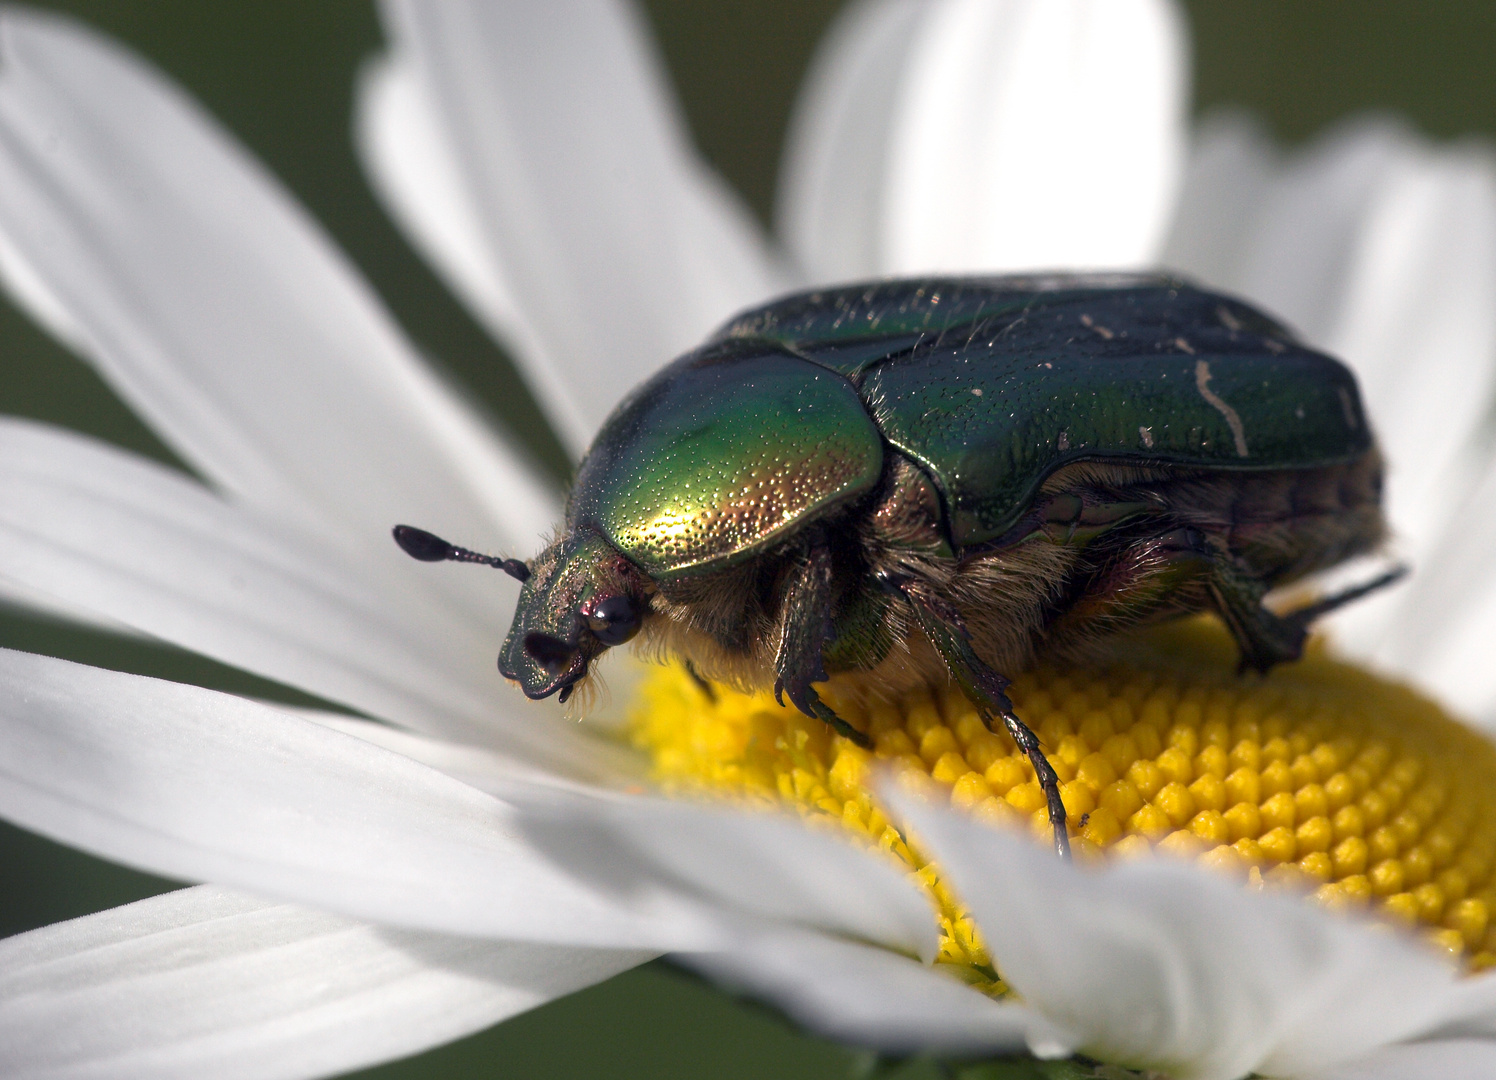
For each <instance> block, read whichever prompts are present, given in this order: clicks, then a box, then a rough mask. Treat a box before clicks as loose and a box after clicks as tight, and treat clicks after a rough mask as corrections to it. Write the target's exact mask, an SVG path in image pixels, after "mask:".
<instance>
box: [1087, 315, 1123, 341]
mask: <svg viewBox="0 0 1496 1080" xmlns="http://www.w3.org/2000/svg"><path fill="white" fill-rule="evenodd" d="M1080 324H1081V325H1082V326H1084V327H1085V328H1086V329H1087V330H1094V331H1095V332H1096V333H1097V334H1099V335H1101V339H1102V340H1103V341H1110V340H1112V338H1114V337H1116V336H1117V335H1116V334H1115V333H1113V332H1112V331H1111V330H1110V329H1108V328H1107V327H1105V326H1101V325H1100V324H1098V323H1097V322H1096V321H1095V320H1093V319H1092V318H1091V316H1089V315H1082V316H1081V317H1080Z"/></svg>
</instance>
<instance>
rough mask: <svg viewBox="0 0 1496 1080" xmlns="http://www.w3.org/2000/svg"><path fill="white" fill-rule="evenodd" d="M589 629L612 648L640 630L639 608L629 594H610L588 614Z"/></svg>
mask: <svg viewBox="0 0 1496 1080" xmlns="http://www.w3.org/2000/svg"><path fill="white" fill-rule="evenodd" d="M587 629H589V630H591V631H592V633H593V635H594V636H595V637H596V638H597V640H598V641H601V642H602V643H603V644H604V645H607V646H608V647H609V648H612V647H613V646H614V645H622V644H623V643H624V642H625V641H627V640H628V639H629V638H631V637H633V636H634V635H635V634H637V633H638V632H639V608H638V606H637V605H636V604H635V603H634V602H633V601H632V600H630V599H629V598H628V597H627V596H609V597H606V598H605V599H603V600H601V601H599V602H598V605H597V606H596V607H594V608H593V609H592V611H591V612H589V613H588V615H587Z"/></svg>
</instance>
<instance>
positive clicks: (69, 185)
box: [0, 9, 554, 548]
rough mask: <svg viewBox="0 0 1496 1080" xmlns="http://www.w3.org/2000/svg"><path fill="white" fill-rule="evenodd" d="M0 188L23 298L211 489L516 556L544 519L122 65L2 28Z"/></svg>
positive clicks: (242, 157)
mask: <svg viewBox="0 0 1496 1080" xmlns="http://www.w3.org/2000/svg"><path fill="white" fill-rule="evenodd" d="M0 192H3V197H0V238H3V239H0V250H3V251H4V252H5V253H6V257H5V258H4V259H0V271H8V273H7V277H8V280H9V282H10V284H11V286H12V287H13V289H14V291H15V294H16V295H17V297H18V299H20V300H21V301H22V302H23V303H25V302H27V301H30V302H31V306H32V308H33V310H34V311H35V312H36V313H37V315H38V317H39V318H41V319H42V320H43V321H44V322H47V323H48V324H50V325H51V326H52V327H53V328H54V329H57V330H59V331H60V332H61V333H62V336H63V337H64V339H65V340H68V341H69V342H71V343H73V344H74V345H75V346H76V347H77V348H78V349H79V351H80V352H82V353H83V355H84V356H85V358H87V359H88V360H90V361H91V362H92V363H94V364H95V365H96V366H98V368H99V369H100V371H101V373H102V374H103V375H104V377H105V378H106V379H108V380H109V382H110V383H111V384H112V385H113V386H114V388H115V389H116V390H118V391H119V392H120V394H121V395H122V396H123V397H124V398H125V399H126V400H127V401H128V402H129V403H130V404H131V405H132V406H133V407H134V408H135V409H136V410H137V411H138V412H139V413H140V414H141V416H142V417H144V418H145V419H146V420H147V421H148V422H149V423H150V424H151V425H152V427H154V428H155V430H156V431H157V432H158V433H159V434H160V435H161V436H162V437H163V438H164V439H165V440H166V441H167V442H168V443H169V444H170V445H171V446H173V447H174V448H175V449H176V450H177V451H178V452H179V453H181V454H182V456H183V457H184V458H185V459H186V460H188V461H190V462H191V463H192V464H193V465H194V466H195V467H197V468H198V469H199V470H200V471H201V472H202V473H203V474H204V475H205V476H207V477H208V478H210V479H211V480H212V481H213V482H215V483H216V484H219V485H221V486H222V487H223V488H225V489H226V490H227V491H230V492H232V493H234V494H235V495H237V496H239V497H242V498H243V499H245V500H247V501H249V502H252V503H255V504H258V505H260V506H264V507H268V508H271V509H272V510H274V512H276V513H277V514H279V515H280V516H283V517H292V518H297V519H300V520H307V521H317V522H322V523H324V524H325V523H331V524H330V525H328V526H327V527H329V528H332V527H337V528H339V529H342V530H344V532H345V533H346V534H348V535H349V536H351V537H352V538H353V539H354V540H355V541H356V542H362V543H365V544H367V545H373V544H376V543H383V542H384V540H385V534H386V533H387V531H388V529H389V527H390V525H392V524H394V523H395V522H397V521H406V520H408V521H416V522H420V523H421V524H422V525H424V526H429V527H431V528H433V529H439V530H447V531H449V532H451V533H453V534H455V535H456V536H460V537H465V538H468V539H470V540H474V541H477V540H482V541H484V542H487V543H490V544H493V543H495V542H497V543H499V544H502V545H504V546H506V547H514V548H521V547H528V545H530V544H531V543H533V540H534V537H535V534H536V533H537V531H538V530H540V529H543V528H544V527H545V526H546V525H547V524H549V519H550V518H551V516H552V513H553V510H554V500H553V497H552V496H551V495H550V494H549V492H548V491H547V489H546V487H545V486H544V485H543V484H541V483H540V482H539V481H538V480H537V479H536V478H535V476H534V475H533V474H532V473H531V472H530V471H529V470H528V469H527V468H525V467H524V466H523V464H522V463H521V461H520V459H519V458H518V457H517V456H516V454H515V453H514V452H512V451H511V450H508V449H506V448H505V447H503V446H502V445H500V444H499V443H498V442H496V441H495V440H494V438H493V437H492V435H491V434H490V433H489V432H488V431H486V430H485V429H484V427H483V426H482V425H481V424H480V423H479V422H478V421H477V420H476V419H475V417H474V416H473V415H472V414H471V413H470V412H469V410H468V409H467V408H466V407H465V406H463V405H462V404H461V403H460V402H458V401H457V400H456V399H455V398H454V397H453V396H452V395H451V394H450V393H448V392H447V391H446V390H445V389H444V388H443V387H442V386H441V385H440V384H439V383H438V382H437V381H436V380H435V379H434V378H433V377H432V375H431V374H430V372H429V371H427V370H425V368H424V367H423V366H422V365H421V364H420V363H419V362H418V361H417V360H416V358H415V357H414V355H413V354H412V351H411V349H410V346H409V345H408V344H407V343H406V341H405V340H404V339H403V338H402V337H401V335H400V333H399V331H398V330H397V329H396V327H395V326H394V325H393V323H392V322H391V321H390V319H389V317H388V316H387V315H386V314H385V312H384V311H383V309H382V308H381V307H380V305H379V303H378V301H377V300H376V298H375V297H374V295H373V294H372V292H371V291H370V290H369V288H368V287H367V286H366V285H365V284H364V283H363V282H362V281H361V280H360V279H359V278H358V277H357V275H356V273H355V272H354V270H353V269H352V267H350V266H349V265H348V264H347V263H346V261H345V260H344V259H343V258H342V257H341V256H340V255H339V253H338V252H337V251H336V250H335V249H334V248H333V247H332V245H331V244H330V242H329V241H328V239H327V238H326V236H325V235H324V234H323V233H322V232H321V230H320V228H319V227H318V226H317V225H316V224H315V222H313V221H312V220H311V219H310V218H308V217H307V216H306V215H305V213H304V212H303V211H302V210H301V209H300V207H298V206H297V205H296V204H295V203H294V201H293V200H292V199H291V198H290V196H289V195H287V194H286V193H285V192H284V190H282V189H281V188H280V186H279V185H278V184H277V183H276V182H275V181H274V179H273V178H271V177H270V176H269V175H267V174H266V173H265V172H264V171H263V169H261V168H260V166H259V165H258V164H257V163H256V162H254V161H253V160H252V159H251V158H249V156H248V155H247V154H246V153H245V152H244V151H243V150H242V149H241V148H240V147H239V146H238V145H237V144H236V143H234V142H233V141H232V140H231V139H230V138H229V137H228V136H227V135H226V134H225V133H224V132H223V131H222V130H221V129H219V128H218V127H217V125H216V124H214V122H213V121H212V120H211V119H209V118H208V117H207V116H205V115H204V114H203V113H201V112H200V111H199V110H198V109H197V108H196V106H195V105H194V104H193V103H192V102H190V101H188V100H187V99H186V98H184V97H183V96H182V95H181V94H180V92H179V91H177V90H176V88H174V87H172V86H171V85H169V84H168V83H166V82H165V81H164V80H163V79H162V77H161V76H160V75H159V74H157V73H156V72H155V71H153V70H152V69H150V68H148V67H146V66H145V65H144V64H143V63H141V62H140V61H139V60H137V59H136V58H134V57H133V56H131V55H129V54H127V53H125V52H123V51H122V50H120V49H119V48H117V47H115V46H113V45H111V44H109V43H108V42H105V41H103V40H101V39H100V38H98V37H97V36H95V35H93V34H92V33H91V32H89V31H87V30H85V29H83V28H82V27H80V26H78V25H77V24H74V23H71V22H68V21H64V20H60V19H57V18H54V17H51V16H43V15H36V14H31V13H25V12H21V11H18V10H16V9H8V10H7V11H6V12H5V14H4V16H3V21H0ZM43 300H45V302H42V301H43Z"/></svg>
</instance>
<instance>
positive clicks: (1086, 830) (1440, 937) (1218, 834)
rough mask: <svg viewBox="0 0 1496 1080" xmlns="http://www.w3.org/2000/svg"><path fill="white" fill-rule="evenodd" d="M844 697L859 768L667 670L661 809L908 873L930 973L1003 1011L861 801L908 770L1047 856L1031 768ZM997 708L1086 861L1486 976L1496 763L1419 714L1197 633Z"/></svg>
mask: <svg viewBox="0 0 1496 1080" xmlns="http://www.w3.org/2000/svg"><path fill="white" fill-rule="evenodd" d="M854 678H855V677H840V678H839V679H837V680H833V681H832V682H831V683H830V684H827V685H826V686H825V687H824V689H823V692H822V696H823V698H825V700H826V701H827V703H828V704H830V705H831V706H832V707H833V708H834V709H836V710H837V711H838V713H840V714H841V715H842V716H843V717H845V718H847V719H848V720H849V721H850V722H851V723H852V724H854V725H855V726H857V727H858V728H860V729H862V730H863V731H866V732H867V733H868V734H869V735H870V736H871V737H872V739H873V742H874V749H873V750H872V751H871V752H869V751H866V750H862V749H860V748H859V747H857V746H855V745H853V744H852V743H850V742H848V741H847V740H846V739H843V738H839V737H836V736H835V735H833V734H832V733H831V732H830V731H829V729H828V728H827V727H826V726H825V725H824V724H822V723H821V722H820V721H819V720H813V719H810V718H808V717H805V716H803V715H801V714H800V713H799V712H798V711H796V710H795V709H793V708H784V707H781V706H779V705H778V704H776V703H775V701H774V698H773V696H772V695H770V694H768V693H754V694H746V693H739V692H736V691H733V690H731V689H728V688H725V687H714V688H713V690H712V691H711V693H710V694H709V693H708V692H707V691H706V690H704V689H703V688H702V687H701V686H700V685H698V684H697V683H696V682H695V681H694V680H693V679H692V678H691V677H690V676H689V675H688V674H687V673H686V671H685V670H684V669H683V668H679V667H667V668H663V669H660V671H659V673H658V674H654V675H652V676H651V677H650V678H649V679H648V680H647V681H646V683H645V686H644V690H643V694H642V696H641V698H640V701H639V705H638V707H637V708H636V710H635V715H634V717H633V720H632V731H633V736H634V739H635V741H636V742H637V743H638V744H639V745H640V746H642V747H643V748H645V749H646V750H647V751H648V752H649V754H650V756H651V758H652V760H653V763H654V771H655V778H656V780H657V781H658V783H659V784H660V785H661V786H662V787H664V788H665V789H666V790H669V791H676V792H681V793H691V794H697V795H701V794H714V795H720V796H727V797H731V798H735V799H739V800H748V801H753V802H758V803H760V804H762V805H765V806H774V807H779V808H784V807H790V808H793V809H795V810H798V811H799V812H800V813H802V814H804V815H805V816H806V817H807V818H808V819H810V820H812V821H820V822H824V823H828V824H830V823H837V824H839V825H840V826H841V827H844V828H846V829H848V830H850V831H851V832H852V833H853V834H855V835H860V836H862V837H863V838H865V839H866V841H867V842H869V843H870V844H874V845H877V846H878V847H881V848H882V849H884V850H885V851H888V852H889V853H891V854H892V855H893V856H894V857H896V858H898V859H899V860H901V861H902V862H903V863H904V864H905V865H907V866H908V868H909V870H910V872H911V873H913V874H915V875H917V877H918V879H919V880H920V882H921V884H922V885H923V886H924V887H925V888H926V890H927V891H928V892H929V894H930V895H931V897H932V898H933V899H934V901H935V903H936V905H937V907H938V909H939V912H940V921H941V929H942V945H941V960H942V962H944V963H945V964H948V965H950V966H951V968H952V970H954V971H955V972H956V973H957V974H959V975H961V976H962V977H964V978H966V979H967V980H968V981H969V982H972V983H973V984H975V985H979V986H981V987H983V988H984V989H987V990H989V991H990V992H994V993H1000V992H1002V989H1003V988H1002V984H1001V982H1000V980H999V979H998V976H997V973H996V972H995V971H994V969H993V967H992V963H991V960H990V958H989V957H988V956H987V954H986V952H985V950H984V948H983V945H982V942H981V938H980V934H979V933H978V931H977V928H976V927H975V925H974V924H973V923H972V921H971V919H970V918H969V917H968V915H967V914H966V913H965V911H964V909H963V908H962V907H961V906H960V903H959V901H958V900H957V898H956V897H954V896H953V895H951V894H950V892H949V891H948V890H947V889H946V887H945V886H944V884H943V882H942V880H941V877H940V872H939V869H938V867H936V866H935V865H933V864H931V863H929V862H927V861H926V860H925V859H924V858H923V857H922V856H921V855H920V853H919V852H918V851H917V850H913V849H912V848H911V847H910V845H909V844H908V843H907V842H906V838H905V837H904V836H903V835H902V834H901V833H900V832H899V831H898V830H897V829H896V828H895V827H893V826H892V825H891V824H890V823H889V821H888V819H887V818H886V817H885V816H884V814H883V812H882V811H881V810H880V809H879V807H878V802H877V798H876V797H875V795H874V794H873V792H872V789H871V786H870V785H871V779H872V775H873V766H874V763H875V762H878V763H883V764H892V765H895V766H899V767H902V768H906V769H910V770H916V771H917V772H918V773H921V774H924V775H926V776H928V777H929V778H930V779H931V780H933V781H934V782H935V783H936V784H938V785H939V786H940V787H941V788H942V789H943V790H944V791H945V792H947V793H948V798H949V799H950V803H951V805H952V806H954V807H956V808H958V809H961V810H964V811H967V812H969V813H971V814H972V815H973V816H974V817H976V818H977V819H979V820H983V821H988V822H991V823H993V824H994V825H1007V826H1018V827H1021V828H1026V829H1031V830H1032V831H1033V832H1034V834H1035V836H1036V838H1037V839H1039V840H1040V841H1043V840H1045V839H1046V838H1047V836H1048V832H1049V819H1048V815H1047V813H1046V811H1045V809H1044V797H1043V793H1042V792H1041V791H1040V790H1039V785H1038V782H1037V781H1036V780H1035V778H1034V771H1033V768H1032V767H1031V766H1030V765H1029V763H1028V761H1027V760H1026V759H1025V758H1024V756H1023V755H1022V754H1021V753H1020V752H1019V751H1018V750H1017V748H1016V747H1015V746H1014V745H1013V742H1012V740H1011V739H1009V738H1008V737H1007V736H1006V735H1005V734H994V733H992V732H990V731H988V730H987V729H986V727H985V726H984V725H983V724H982V721H981V719H980V718H979V717H978V716H977V714H976V711H975V710H974V709H973V708H972V706H971V704H970V703H969V702H968V701H967V700H966V699H965V698H963V697H962V696H961V695H960V694H959V693H958V692H956V691H955V690H954V689H951V688H946V687H940V688H933V689H930V690H923V691H919V692H916V693H912V694H909V695H907V696H905V697H904V699H903V700H900V701H896V702H888V703H874V704H868V705H862V704H859V697H860V695H859V694H858V693H857V692H856V690H857V687H856V685H855V683H854V682H853V681H852V680H853V679H854ZM1009 695H1010V696H1011V698H1012V700H1013V703H1014V706H1015V709H1016V711H1017V713H1018V715H1019V716H1020V717H1022V718H1023V720H1024V722H1025V723H1027V724H1028V725H1029V726H1030V727H1031V728H1033V730H1034V731H1035V732H1037V733H1038V735H1039V738H1040V741H1041V743H1042V744H1043V747H1044V751H1045V753H1046V755H1047V756H1048V757H1049V760H1050V762H1051V763H1052V764H1053V765H1054V768H1055V771H1056V772H1057V773H1058V774H1059V777H1060V780H1061V794H1062V796H1063V798H1064V801H1065V808H1066V810H1067V811H1068V814H1069V817H1070V825H1071V837H1072V843H1073V845H1074V848H1075V851H1076V855H1077V858H1081V859H1085V858H1108V857H1110V858H1119V857H1132V856H1138V855H1144V854H1149V853H1152V852H1155V851H1157V852H1164V853H1168V854H1171V855H1174V856H1179V857H1184V858H1191V859H1196V860H1198V861H1199V862H1201V863H1202V864H1204V865H1207V866H1210V867H1212V868H1214V869H1217V870H1220V871H1223V872H1227V873H1231V874H1234V875H1236V876H1238V877H1239V878H1241V879H1242V880H1243V881H1245V882H1247V883H1249V884H1250V885H1252V886H1254V887H1263V886H1272V885H1274V884H1282V885H1286V886H1290V887H1293V886H1297V887H1301V888H1304V889H1306V890H1307V891H1309V892H1310V893H1312V895H1313V896H1314V898H1315V899H1317V900H1319V901H1320V902H1322V903H1325V904H1328V905H1330V906H1333V907H1358V908H1366V909H1368V910H1370V911H1371V912H1373V913H1375V914H1379V915H1381V916H1382V917H1385V918H1390V919H1393V920H1396V921H1399V922H1403V923H1407V924H1409V925H1414V926H1420V927H1422V928H1424V930H1425V933H1426V936H1427V937H1428V938H1429V939H1430V940H1432V941H1433V942H1434V943H1435V944H1437V945H1438V946H1439V947H1441V948H1443V949H1446V950H1448V951H1449V952H1451V953H1454V954H1457V955H1462V956H1463V957H1465V958H1466V960H1467V961H1468V962H1469V963H1471V964H1472V965H1473V966H1475V967H1485V966H1490V965H1492V964H1496V925H1493V920H1492V919H1491V915H1492V913H1493V912H1496V747H1493V745H1492V744H1491V743H1489V742H1488V741H1487V740H1486V739H1484V738H1483V737H1481V736H1479V735H1477V734H1475V733H1474V732H1472V731H1470V730H1469V729H1468V728H1465V727H1463V726H1461V725H1460V724H1458V723H1457V722H1455V721H1454V720H1452V719H1450V718H1449V717H1448V716H1447V715H1446V714H1445V713H1444V712H1443V711H1442V710H1440V709H1439V707H1438V706H1437V705H1434V704H1433V703H1431V702H1430V701H1429V700H1428V699H1426V698H1423V697H1421V696H1419V695H1418V694H1416V693H1414V692H1413V691H1411V690H1409V689H1407V688H1406V687H1404V686H1401V685H1399V684H1396V683H1392V682H1388V681H1386V680H1383V679H1379V678H1376V677H1375V676H1372V675H1370V674H1368V673H1367V672H1365V671H1364V670H1362V669H1360V668H1357V667H1355V666H1353V665H1350V664H1347V663H1344V662H1340V661H1336V660H1334V659H1332V658H1330V657H1329V656H1327V655H1326V654H1325V653H1324V651H1323V650H1322V649H1316V648H1311V650H1310V652H1309V654H1308V655H1307V656H1306V658H1305V659H1304V660H1303V661H1301V662H1299V663H1296V664H1290V665H1285V666H1283V667H1280V668H1278V669H1276V670H1274V671H1273V672H1272V673H1270V674H1269V675H1267V676H1265V677H1263V676H1257V675H1251V674H1248V675H1238V674H1237V673H1236V658H1235V652H1234V650H1233V648H1232V646H1231V644H1230V642H1229V640H1228V639H1227V638H1226V637H1225V635H1224V633H1222V632H1221V631H1220V630H1219V629H1218V628H1217V627H1215V626H1214V625H1213V624H1210V623H1208V622H1207V621H1205V620H1192V621H1190V622H1187V623H1181V624H1175V625H1173V626H1169V627H1165V628H1163V629H1161V630H1158V631H1155V632H1153V633H1151V634H1149V635H1146V636H1145V637H1143V638H1140V639H1137V640H1136V641H1134V642H1133V643H1131V644H1130V645H1127V646H1124V647H1119V649H1118V650H1117V652H1116V654H1115V656H1114V657H1113V658H1112V659H1110V660H1109V661H1108V662H1107V663H1105V664H1101V665H1097V666H1092V667H1083V668H1082V667H1057V666H1040V667H1038V668H1036V669H1035V670H1033V671H1030V672H1027V673H1025V674H1023V675H1021V676H1019V677H1018V678H1016V679H1015V680H1014V682H1013V685H1012V687H1011V688H1010V689H1009Z"/></svg>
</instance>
